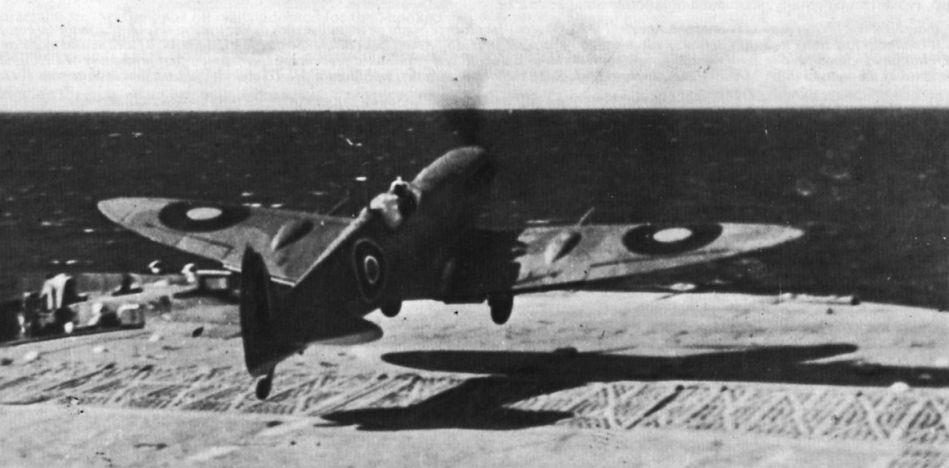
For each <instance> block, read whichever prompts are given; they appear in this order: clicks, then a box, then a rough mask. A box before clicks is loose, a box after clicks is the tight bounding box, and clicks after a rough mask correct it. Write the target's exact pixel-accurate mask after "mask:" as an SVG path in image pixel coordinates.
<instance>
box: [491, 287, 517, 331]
mask: <svg viewBox="0 0 949 468" xmlns="http://www.w3.org/2000/svg"><path fill="white" fill-rule="evenodd" d="M488 307H490V308H491V320H493V321H494V323H496V324H498V325H503V324H504V323H505V322H507V320H508V319H509V318H511V310H512V309H513V308H514V295H513V294H496V295H491V296H488Z"/></svg>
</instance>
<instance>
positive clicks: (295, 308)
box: [99, 147, 802, 399]
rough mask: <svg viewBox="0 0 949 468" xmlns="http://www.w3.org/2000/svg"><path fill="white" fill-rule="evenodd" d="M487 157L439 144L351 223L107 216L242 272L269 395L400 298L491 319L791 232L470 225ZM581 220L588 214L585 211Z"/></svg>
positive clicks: (146, 212)
mask: <svg viewBox="0 0 949 468" xmlns="http://www.w3.org/2000/svg"><path fill="white" fill-rule="evenodd" d="M494 171H495V165H494V164H493V162H492V160H491V158H490V157H489V155H488V153H487V152H486V151H485V150H483V149H482V148H480V147H462V148H457V149H454V150H452V151H449V152H448V153H446V154H445V155H443V156H442V157H440V158H438V159H437V160H436V161H435V162H433V163H432V164H431V165H429V166H428V167H426V168H425V169H423V170H422V171H421V172H420V173H419V174H418V176H416V177H415V179H414V180H412V181H411V182H406V181H403V180H401V178H400V179H398V180H396V181H395V182H393V183H392V185H391V187H390V189H389V191H388V192H384V193H381V194H379V195H378V196H376V197H375V198H373V199H372V200H371V201H370V202H369V204H368V206H367V207H365V208H363V209H362V211H361V212H360V213H359V215H358V216H357V217H355V218H345V217H335V216H324V215H319V214H313V213H303V212H293V211H285V210H277V209H265V208H251V207H246V206H241V205H236V206H227V205H218V204H214V203H200V202H193V201H184V200H170V199H156V198H116V199H111V200H104V201H102V202H100V203H99V209H100V210H101V211H102V213H104V214H105V216H107V217H108V218H109V219H111V220H112V221H114V222H116V223H118V224H121V225H122V226H125V227H126V228H128V229H131V230H132V231H135V232H137V233H139V234H141V235H143V236H145V237H147V238H149V239H151V240H154V241H156V242H160V243H163V244H167V245H171V246H173V247H176V248H178V249H181V250H184V251H186V252H190V253H193V254H196V255H199V256H202V257H207V258H210V259H214V260H217V261H220V262H221V263H222V264H223V266H224V267H225V268H227V269H229V270H232V271H235V272H240V273H241V286H240V288H241V300H240V321H241V329H242V335H243V342H244V358H245V362H246V364H247V369H248V371H249V372H250V374H251V375H252V376H255V377H261V376H263V378H261V379H260V380H259V381H258V383H257V396H258V397H260V398H261V399H263V398H266V397H267V395H268V394H269V392H270V389H271V385H272V381H273V372H274V368H275V366H276V365H277V363H279V362H280V361H281V360H283V359H285V358H286V357H288V356H290V355H291V354H293V353H295V352H299V351H302V350H303V349H304V348H305V347H306V346H307V345H308V344H311V343H343V344H345V343H360V342H366V341H370V340H373V339H377V338H379V337H380V336H381V335H382V331H381V329H380V328H379V327H378V326H377V325H375V324H374V323H372V322H370V321H368V320H365V319H364V318H363V317H364V316H365V315H366V314H368V313H370V312H372V311H373V310H375V309H381V311H382V313H383V314H384V315H386V316H389V317H393V316H395V315H396V314H397V313H398V312H399V309H400V307H401V304H402V301H404V300H413V299H436V300H440V301H443V302H444V303H446V304H450V303H480V302H484V301H485V300H487V303H488V306H489V307H490V311H491V318H492V319H493V320H494V322H496V323H498V324H503V323H505V322H506V321H507V319H508V318H509V317H510V315H511V309H512V305H513V298H514V295H515V294H522V293H528V292H535V291H544V290H551V289H564V288H571V289H579V288H581V287H583V286H584V285H588V284H590V283H592V282H598V281H602V280H609V279H615V278H619V277H626V276H633V275H641V274H647V273H650V272H657V271H662V270H669V269H672V268H677V267H682V266H686V265H692V264H697V263H702V262H709V261H712V260H717V259H721V258H725V257H731V256H735V255H738V254H742V253H745V252H749V251H754V250H759V249H764V248H768V247H772V246H776V245H778V244H782V243H784V242H788V241H790V240H793V239H796V238H798V237H800V236H801V235H802V232H801V231H800V230H798V229H795V228H791V227H785V226H777V225H766V224H724V223H723V224H697V225H686V226H667V225H663V226H659V225H653V224H625V225H620V224H613V225H595V224H585V223H584V221H585V220H584V219H581V221H580V222H579V223H577V224H575V225H569V226H560V227H553V226H543V227H527V228H523V229H518V230H506V231H505V230H490V229H485V228H482V227H479V226H477V225H476V223H475V220H476V219H477V217H478V214H479V209H480V208H481V205H482V203H483V201H484V200H485V199H486V197H487V190H488V188H489V184H490V183H491V180H492V177H493V175H494ZM584 218H586V216H585V217H584Z"/></svg>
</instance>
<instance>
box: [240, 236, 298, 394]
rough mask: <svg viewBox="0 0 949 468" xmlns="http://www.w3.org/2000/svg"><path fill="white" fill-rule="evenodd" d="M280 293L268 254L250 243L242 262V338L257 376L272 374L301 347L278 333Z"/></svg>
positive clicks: (254, 374) (253, 373)
mask: <svg viewBox="0 0 949 468" xmlns="http://www.w3.org/2000/svg"><path fill="white" fill-rule="evenodd" d="M277 307H278V303H277V297H276V296H275V295H274V293H273V291H272V290H271V283H270V273H269V272H268V271H267V266H266V265H265V264H264V258H263V257H262V256H261V255H260V254H259V253H257V252H256V251H255V250H254V249H252V248H251V247H250V246H247V248H246V249H245V250H244V258H243V261H242V262H241V301H240V319H241V338H242V339H243V341H244V362H245V363H246V364H247V371H248V372H250V374H251V375H253V376H255V377H257V376H261V375H266V374H268V373H269V372H270V371H271V370H273V368H274V366H276V365H277V363H278V362H280V361H281V360H282V359H284V358H286V357H287V356H289V355H291V354H293V353H294V352H295V351H297V348H296V347H294V346H292V345H290V344H289V343H285V342H283V341H281V340H279V339H278V338H277V336H275V334H274V332H275V331H278V330H274V329H273V325H274V321H273V317H276V316H277V314H278V313H279V311H278V310H277Z"/></svg>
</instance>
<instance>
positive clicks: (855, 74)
mask: <svg viewBox="0 0 949 468" xmlns="http://www.w3.org/2000/svg"><path fill="white" fill-rule="evenodd" d="M947 5H949V4H947V2H937V1H925V2H908V1H896V0H893V1H872V0H868V1H862V2H851V1H806V0H784V1H780V2H764V1H750V0H728V1H726V0H707V1H670V0H654V1H649V0H644V1H615V2H589V1H552V0H547V1H520V2H510V1H493V2H491V1H479V2H449V1H438V2H434V1H414V2H411V1H410V2H391V1H376V0H358V1H334V0H329V1H319V2H314V1H310V0H268V1H266V2H261V1H259V0H255V1H253V2H249V1H248V2H245V1H239V0H188V1H179V0H163V1H150V2H147V1H137V0H136V1H118V0H116V1H112V0H108V1H107V0H84V1H82V2H75V1H72V0H70V1H59V0H48V1H26V0H23V1H19V0H17V1H12V2H5V4H4V7H3V13H2V14H0V112H18V111H31V112H46V111H53V112H75V111H80V112H83V111H107V112H110V111H255V110H259V111H266V110H274V111H275V110H286V111H300V110H303V111H318V110H395V109H438V108H444V107H459V106H470V105H477V106H480V107H482V108H491V109H509V108H517V109H522V108H547V109H550V108H568V109H570V108H722V107H727V108H748V107H946V106H949V47H947V46H946V45H947V44H949V28H946V27H945V25H946V24H949V6H947Z"/></svg>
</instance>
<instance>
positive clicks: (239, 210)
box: [158, 201, 250, 232]
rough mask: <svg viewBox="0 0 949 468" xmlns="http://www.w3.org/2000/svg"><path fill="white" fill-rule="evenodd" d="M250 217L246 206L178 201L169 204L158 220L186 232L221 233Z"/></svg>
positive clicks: (160, 212)
mask: <svg viewBox="0 0 949 468" xmlns="http://www.w3.org/2000/svg"><path fill="white" fill-rule="evenodd" d="M249 216H250V209H249V208H247V207H245V206H224V205H214V204H210V203H208V204H203V203H194V202H187V201H178V202H173V203H169V204H168V205H166V206H165V207H164V208H162V209H161V211H159V212H158V220H159V221H160V222H161V223H162V225H164V226H165V227H168V228H171V229H175V230H178V231H186V232H208V231H219V230H221V229H226V228H229V227H231V226H234V225H236V224H238V223H240V222H241V221H243V220H245V219H247V218H248V217H249Z"/></svg>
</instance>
